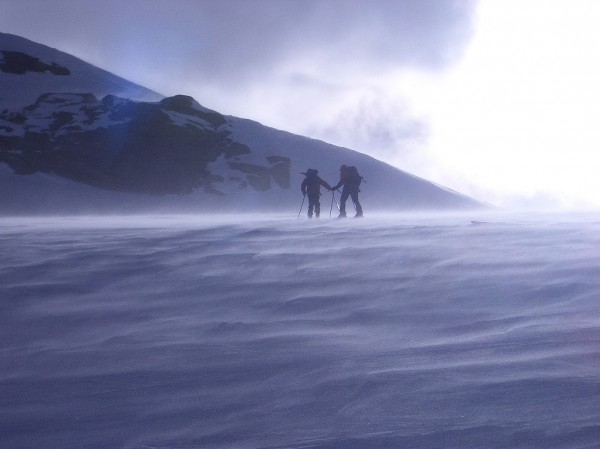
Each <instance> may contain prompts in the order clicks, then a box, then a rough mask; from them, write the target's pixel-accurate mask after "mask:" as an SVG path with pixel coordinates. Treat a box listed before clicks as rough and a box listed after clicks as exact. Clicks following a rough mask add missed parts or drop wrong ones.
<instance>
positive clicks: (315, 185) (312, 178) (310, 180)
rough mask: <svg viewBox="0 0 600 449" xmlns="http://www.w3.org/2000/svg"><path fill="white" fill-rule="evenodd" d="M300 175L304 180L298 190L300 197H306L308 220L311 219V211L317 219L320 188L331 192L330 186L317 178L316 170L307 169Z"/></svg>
mask: <svg viewBox="0 0 600 449" xmlns="http://www.w3.org/2000/svg"><path fill="white" fill-rule="evenodd" d="M302 174H303V175H305V176H306V178H304V181H302V184H301V185H300V190H301V191H302V195H304V196H307V195H308V218H312V217H313V210H314V212H315V217H316V218H319V215H320V214H321V201H320V197H321V186H323V187H325V188H326V189H327V190H331V186H330V185H329V184H327V183H326V182H325V181H323V180H322V179H321V178H320V177H319V171H318V170H314V169H312V168H309V169H308V170H306V172H304V173H302Z"/></svg>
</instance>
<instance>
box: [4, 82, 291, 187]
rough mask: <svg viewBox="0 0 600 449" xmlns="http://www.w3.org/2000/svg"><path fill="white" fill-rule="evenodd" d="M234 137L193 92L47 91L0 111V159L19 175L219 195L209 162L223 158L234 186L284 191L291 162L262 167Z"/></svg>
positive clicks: (270, 161) (219, 179)
mask: <svg viewBox="0 0 600 449" xmlns="http://www.w3.org/2000/svg"><path fill="white" fill-rule="evenodd" d="M250 153H251V151H250V149H249V148H248V147H247V146H246V145H243V144H241V143H239V142H236V141H234V140H233V139H232V138H231V131H230V129H229V126H228V122H227V119H226V118H225V117H224V116H223V115H221V114H219V113H217V112H215V111H210V110H208V109H205V108H202V107H201V106H200V105H198V104H197V103H196V102H195V101H194V100H193V99H192V98H191V97H187V96H175V97H171V98H166V99H164V100H162V101H161V102H159V103H143V102H134V101H131V100H125V99H121V98H117V97H114V96H107V97H105V98H103V99H102V100H98V99H97V98H96V97H94V96H93V95H91V94H64V93H61V94H45V95H43V96H41V97H40V98H39V99H38V101H37V102H36V103H35V104H33V105H31V106H29V107H27V108H25V109H23V110H22V111H20V112H8V111H5V112H4V113H0V162H4V163H6V164H8V165H9V166H10V167H11V168H12V169H13V170H14V171H15V172H16V173H19V174H31V173H35V172H38V171H39V172H46V173H54V174H58V175H60V176H63V177H65V178H68V179H72V180H75V181H78V182H82V183H86V184H89V185H93V186H96V187H100V188H103V189H109V190H120V191H129V192H139V193H150V194H185V193H190V192H192V191H193V190H194V189H198V188H201V189H204V191H206V192H208V193H214V194H222V193H221V192H220V190H219V188H220V186H222V185H223V183H225V182H226V179H225V178H224V177H223V176H222V174H220V173H212V172H211V170H210V168H209V165H210V163H212V162H215V161H217V159H219V158H224V159H225V160H226V161H227V165H228V167H229V169H230V171H234V172H238V173H239V174H238V183H237V184H238V186H239V187H242V188H244V187H245V186H249V187H251V188H253V189H254V190H258V191H264V190H269V189H271V188H272V187H273V184H272V182H271V181H272V180H274V181H275V185H276V186H278V187H280V188H284V189H288V188H289V185H290V160H289V159H288V158H286V157H283V156H272V157H269V158H267V161H266V163H267V165H264V166H262V165H259V164H256V163H254V162H253V163H247V162H243V161H240V157H241V156H245V155H250Z"/></svg>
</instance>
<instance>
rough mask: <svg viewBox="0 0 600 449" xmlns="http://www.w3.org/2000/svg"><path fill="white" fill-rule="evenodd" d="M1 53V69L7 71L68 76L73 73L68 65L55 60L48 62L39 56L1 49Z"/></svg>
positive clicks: (19, 73) (21, 73) (17, 73)
mask: <svg viewBox="0 0 600 449" xmlns="http://www.w3.org/2000/svg"><path fill="white" fill-rule="evenodd" d="M0 53H2V56H3V60H2V61H1V62H0V71H2V72H5V73H12V74H15V75H23V74H25V73H27V72H37V73H44V72H49V73H52V74H53V75H60V76H68V75H70V74H71V71H70V70H69V69H68V68H66V67H63V66H60V65H58V64H56V63H54V62H52V63H50V64H46V63H45V62H42V61H40V60H39V59H38V58H34V57H33V56H29V55H28V54H26V53H21V52H19V51H6V50H5V51H0Z"/></svg>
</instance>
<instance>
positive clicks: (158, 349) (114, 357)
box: [0, 215, 600, 449]
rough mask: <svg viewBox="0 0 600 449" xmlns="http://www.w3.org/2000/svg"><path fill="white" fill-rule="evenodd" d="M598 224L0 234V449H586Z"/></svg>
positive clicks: (282, 225)
mask: <svg viewBox="0 0 600 449" xmlns="http://www.w3.org/2000/svg"><path fill="white" fill-rule="evenodd" d="M598 248H600V217H599V216H595V215H587V216H577V217H575V216H570V217H565V216H557V215H547V216H536V217H532V216H528V217H526V216H519V217H517V216H504V215H488V216H474V215H470V216H467V215H461V216H438V217H417V216H408V215H405V216H395V217H383V216H382V217H368V218H366V219H364V220H351V219H349V220H346V221H341V222H340V221H336V220H328V219H323V220H321V221H320V222H309V221H307V220H306V219H304V218H300V219H296V218H295V216H293V217H291V218H289V217H283V216H273V217H254V218H252V217H245V218H243V219H240V218H239V217H226V216H225V217H217V218H210V219H209V218H203V217H196V216H185V217H182V216H170V217H165V216H163V217H143V218H142V217H103V218H99V217H79V218H2V219H0V298H1V299H0V342H1V343H0V344H1V350H0V410H1V419H0V447H2V448H10V449H14V448H61V449H69V448H77V449H81V448H96V449H97V448H124V449H133V448H139V449H141V448H144V449H149V448H153V449H154V448H161V449H167V448H168V449H175V448H177V449H181V448H227V449H232V448H249V449H253V448H255V449H258V448H272V449H275V448H327V449H357V448H361V449H362V448H390V449H397V448H411V449H419V448H423V449H425V448H426V449H433V448H445V449H449V448H456V449H459V448H460V449H465V448H473V449H488V448H511V449H517V448H544V449H549V448H561V449H563V448H564V449H566V448H573V449H574V448H578V449H581V448H597V447H598V445H599V444H600V443H599V442H600V308H599V307H598V299H599V298H600V252H599V250H598Z"/></svg>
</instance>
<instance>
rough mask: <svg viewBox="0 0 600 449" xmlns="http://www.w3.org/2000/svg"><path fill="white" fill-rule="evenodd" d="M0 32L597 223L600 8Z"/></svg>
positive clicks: (238, 12)
mask: <svg viewBox="0 0 600 449" xmlns="http://www.w3.org/2000/svg"><path fill="white" fill-rule="evenodd" d="M0 11H1V13H0V31H2V32H8V33H14V34H18V35H21V36H23V37H26V38H29V39H31V40H34V41H37V42H40V43H43V44H46V45H49V46H51V47H55V48H58V49H59V50H63V51H66V52H68V53H71V54H73V55H75V56H77V57H79V58H81V59H84V60H85V61H87V62H90V63H92V64H94V65H97V66H99V67H102V68H104V69H106V70H109V71H111V72H113V73H115V74H117V75H120V76H122V77H124V78H127V79H129V80H131V81H134V82H137V83H138V84H141V85H144V86H146V87H149V88H151V89H153V90H155V91H157V92H160V93H162V94H165V95H174V94H180V93H181V94H188V95H192V96H193V97H194V98H196V99H197V100H198V101H199V102H200V103H201V104H203V105H204V106H206V107H209V108H212V109H216V110H217V111H219V112H221V113H224V114H230V115H236V116H239V117H244V118H251V119H254V120H257V121H259V122H261V123H263V124H266V125H269V126H273V127H276V128H280V129H285V130H288V131H291V132H295V133H299V134H303V135H307V136H310V137H314V138H318V139H322V140H325V141H327V142H330V143H334V144H338V145H342V146H346V147H349V148H352V149H355V150H358V151H361V152H364V153H367V154H370V155H372V156H374V157H377V158H378V159H381V160H384V161H386V162H388V163H391V164H393V165H395V166H397V167H399V168H401V169H403V170H406V171H409V172H412V173H414V174H416V175H419V176H422V177H424V178H427V179H429V180H432V181H435V182H437V183H440V184H442V185H445V186H448V187H450V188H453V189H456V190H459V191H461V192H464V193H467V194H470V195H473V196H475V197H476V198H478V199H480V200H483V201H487V202H490V203H492V204H497V205H500V206H513V207H524V208H530V207H536V208H543V207H550V206H555V205H559V206H568V207H573V208H580V207H588V206H592V207H600V156H599V154H600V152H599V150H600V127H599V126H598V125H597V124H596V121H597V120H598V118H599V117H600V82H599V80H600V61H599V58H600V56H599V54H600V53H599V52H598V48H600V27H598V25H597V24H598V23H600V2H598V1H597V0H480V1H476V0H369V1H365V0H127V1H122V0H102V1H96V0H0Z"/></svg>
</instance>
